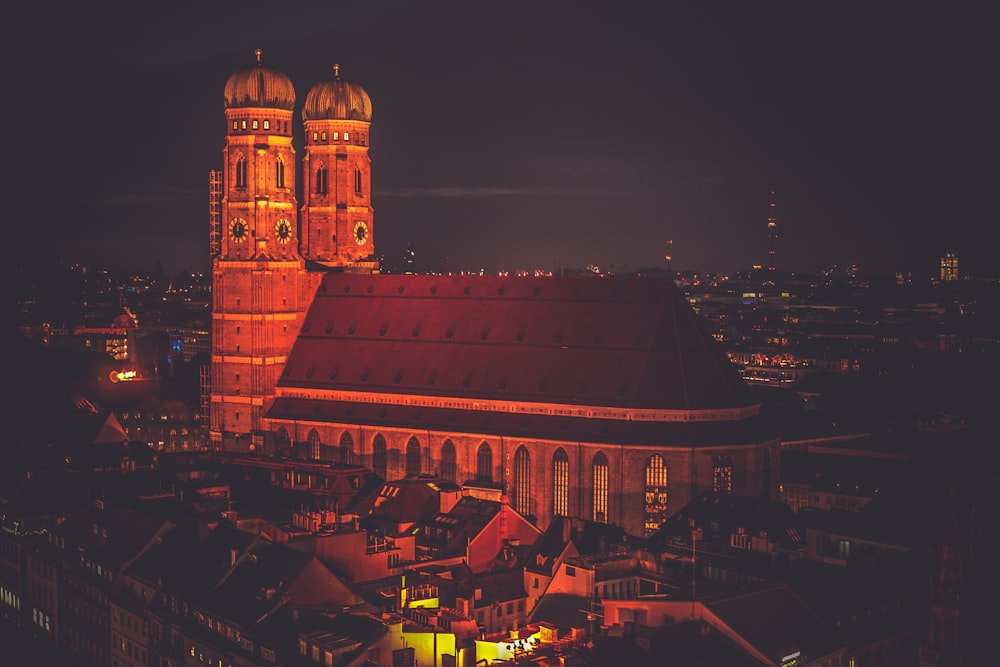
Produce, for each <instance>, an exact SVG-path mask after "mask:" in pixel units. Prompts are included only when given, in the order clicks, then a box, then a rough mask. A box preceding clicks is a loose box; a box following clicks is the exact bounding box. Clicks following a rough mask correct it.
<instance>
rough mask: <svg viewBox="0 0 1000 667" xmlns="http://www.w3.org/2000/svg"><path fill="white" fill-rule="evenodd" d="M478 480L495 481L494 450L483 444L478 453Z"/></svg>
mask: <svg viewBox="0 0 1000 667" xmlns="http://www.w3.org/2000/svg"><path fill="white" fill-rule="evenodd" d="M476 479H477V480H479V481H481V482H492V481H493V450H492V449H490V446H489V445H488V444H486V443H485V442H483V443H482V444H481V445H479V451H478V452H476Z"/></svg>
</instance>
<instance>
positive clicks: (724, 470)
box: [712, 456, 733, 493]
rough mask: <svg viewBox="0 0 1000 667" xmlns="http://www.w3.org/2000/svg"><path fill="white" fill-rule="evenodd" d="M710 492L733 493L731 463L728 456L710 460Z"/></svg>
mask: <svg viewBox="0 0 1000 667" xmlns="http://www.w3.org/2000/svg"><path fill="white" fill-rule="evenodd" d="M712 490H713V491H721V492H722V493H732V492H733V462H732V460H731V459H730V458H729V457H728V456H716V457H715V458H714V459H712Z"/></svg>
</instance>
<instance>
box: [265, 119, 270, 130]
mask: <svg viewBox="0 0 1000 667" xmlns="http://www.w3.org/2000/svg"><path fill="white" fill-rule="evenodd" d="M264 129H265V130H270V129H271V121H269V120H266V119H265V120H264Z"/></svg>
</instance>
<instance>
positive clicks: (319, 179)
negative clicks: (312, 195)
mask: <svg viewBox="0 0 1000 667" xmlns="http://www.w3.org/2000/svg"><path fill="white" fill-rule="evenodd" d="M326 189H327V174H326V166H325V165H320V166H319V168H318V169H317V170H316V194H320V195H325V194H326Z"/></svg>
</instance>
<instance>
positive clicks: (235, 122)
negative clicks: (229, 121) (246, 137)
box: [233, 120, 240, 130]
mask: <svg viewBox="0 0 1000 667" xmlns="http://www.w3.org/2000/svg"><path fill="white" fill-rule="evenodd" d="M233 129H234V130H238V129H240V124H239V123H238V122H237V121H235V120H234V121H233Z"/></svg>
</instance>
